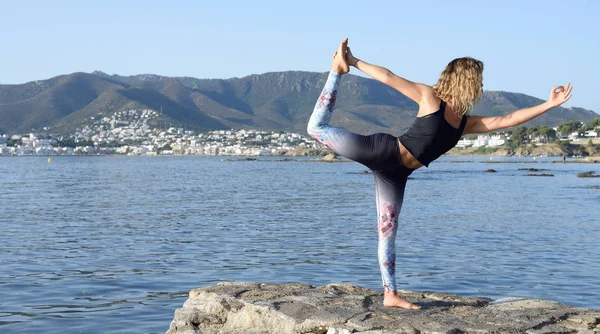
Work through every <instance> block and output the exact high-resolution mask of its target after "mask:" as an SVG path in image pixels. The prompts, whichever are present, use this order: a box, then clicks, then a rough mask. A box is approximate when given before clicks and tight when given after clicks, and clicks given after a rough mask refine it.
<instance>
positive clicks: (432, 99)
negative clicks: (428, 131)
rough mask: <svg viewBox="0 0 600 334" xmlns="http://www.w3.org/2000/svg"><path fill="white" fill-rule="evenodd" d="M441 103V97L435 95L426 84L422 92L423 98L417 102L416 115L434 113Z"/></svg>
mask: <svg viewBox="0 0 600 334" xmlns="http://www.w3.org/2000/svg"><path fill="white" fill-rule="evenodd" d="M441 103H442V99H440V98H439V97H438V96H437V94H436V93H435V91H434V90H433V88H432V87H431V86H427V88H426V89H425V90H424V92H423V99H422V100H421V103H419V114H418V116H419V117H420V116H426V115H429V114H433V113H435V112H436V111H438V110H440V105H441Z"/></svg>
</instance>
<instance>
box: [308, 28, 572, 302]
mask: <svg viewBox="0 0 600 334" xmlns="http://www.w3.org/2000/svg"><path fill="white" fill-rule="evenodd" d="M350 66H352V67H355V68H357V69H359V70H360V71H362V72H364V73H366V74H367V75H369V76H370V77H372V78H373V79H376V80H378V81H381V82H382V83H384V84H386V85H388V86H390V87H392V88H394V89H396V90H398V91H399V92H400V93H402V94H404V95H405V96H407V97H408V98H410V99H411V100H413V101H415V102H416V103H418V104H419V112H418V114H417V119H416V120H415V122H414V123H413V125H412V126H411V127H410V128H409V129H408V130H407V131H406V132H405V133H404V134H403V135H401V136H400V137H399V138H396V137H394V136H392V135H389V134H385V133H376V134H372V135H369V136H363V135H359V134H355V133H351V132H348V131H346V130H343V129H340V128H335V127H332V126H330V125H329V124H328V123H329V120H330V119H331V113H332V111H333V106H334V104H335V100H336V95H337V87H338V84H339V80H340V77H341V76H342V75H343V74H345V73H348V72H349V71H350ZM482 74H483V63H482V62H481V61H479V60H476V59H473V58H469V57H466V58H458V59H454V60H452V61H451V62H450V63H449V64H448V66H446V68H445V69H444V71H443V72H442V74H441V76H440V78H439V80H438V82H437V83H436V84H435V85H434V86H433V87H431V86H428V85H424V84H420V83H415V82H411V81H409V80H406V79H404V78H401V77H399V76H397V75H395V74H393V73H392V72H391V71H389V70H388V69H386V68H383V67H380V66H376V65H372V64H369V63H367V62H365V61H362V60H360V59H358V58H356V57H354V56H353V55H352V52H350V48H349V47H348V39H347V38H346V39H345V40H344V41H343V42H342V43H341V44H340V46H339V48H338V50H337V51H336V52H335V54H334V55H333V66H332V68H331V72H330V73H329V77H328V78H327V82H326V83H325V88H324V89H323V92H322V93H321V95H320V96H319V99H318V100H317V103H316V106H315V109H314V111H313V113H312V115H311V117H310V120H309V122H308V129H307V130H308V133H309V134H310V135H311V136H312V137H314V138H315V139H317V140H318V141H319V142H321V143H322V144H323V145H325V146H327V147H329V148H330V149H332V150H333V151H334V152H336V153H337V154H339V155H342V156H344V157H346V158H348V159H351V160H354V161H356V162H359V163H361V164H363V165H365V166H366V167H368V168H369V169H370V170H371V171H372V172H373V176H374V177H375V194H376V202H377V217H378V218H377V219H378V235H379V245H378V258H379V267H380V270H381V276H382V280H383V288H384V299H383V304H384V305H385V306H389V307H401V308H407V309H419V308H420V307H419V306H417V305H414V304H412V303H410V302H408V301H406V300H404V299H402V298H401V297H400V296H398V292H397V288H396V278H395V267H396V245H395V240H396V232H397V230H398V215H399V213H400V208H401V207H402V200H403V197H404V187H405V185H406V180H407V178H408V176H409V175H410V174H411V173H412V172H413V171H414V170H415V169H418V168H420V167H422V166H428V165H429V163H430V162H431V161H433V160H435V159H437V158H438V157H440V156H441V155H442V154H444V153H446V152H447V151H448V150H450V149H451V148H452V147H454V146H455V145H456V143H457V142H458V140H459V139H460V138H461V137H462V136H464V135H466V134H470V133H483V132H489V131H496V130H499V129H504V128H508V127H513V126H516V125H519V124H521V123H524V122H527V121H529V120H531V119H533V118H535V117H537V116H539V115H541V114H543V113H545V112H546V111H548V110H550V109H551V108H554V107H557V106H559V105H561V104H563V103H564V102H566V101H567V100H568V99H569V98H571V90H572V87H571V85H570V84H567V86H566V87H563V86H557V87H554V88H552V91H551V92H550V98H549V99H548V101H546V102H544V103H542V104H540V105H537V106H535V107H531V108H525V109H521V110H517V111H515V112H513V113H511V114H509V115H506V116H496V117H481V116H470V115H468V114H469V112H470V111H471V109H472V108H473V103H475V102H476V101H478V100H479V99H480V98H481V95H482V93H483V82H482V80H483V79H482Z"/></svg>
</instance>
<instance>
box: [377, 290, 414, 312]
mask: <svg viewBox="0 0 600 334" xmlns="http://www.w3.org/2000/svg"><path fill="white" fill-rule="evenodd" d="M383 306H387V307H400V308H405V309H409V310H419V309H421V306H417V305H415V304H411V303H410V302H408V301H407V300H405V299H402V298H400V296H398V292H396V291H392V292H385V293H384V294H383Z"/></svg>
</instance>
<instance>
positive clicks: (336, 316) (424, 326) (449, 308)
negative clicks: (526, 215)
mask: <svg viewBox="0 0 600 334" xmlns="http://www.w3.org/2000/svg"><path fill="white" fill-rule="evenodd" d="M399 293H400V295H401V296H403V297H404V298H406V299H407V300H409V301H411V302H413V303H416V304H418V305H420V306H421V307H422V309H420V310H404V309H398V308H386V307H383V305H382V303H383V294H382V293H380V292H376V291H374V290H370V289H365V288H361V287H359V286H356V285H350V284H330V285H326V286H312V285H308V284H267V283H231V282H223V283H219V284H218V285H216V286H208V287H204V288H200V289H196V290H192V291H190V298H189V299H188V300H187V301H186V302H185V303H184V305H183V307H182V308H180V309H177V310H176V311H175V317H174V319H173V321H172V322H171V327H170V328H169V330H168V331H167V334H175V333H179V334H183V333H185V334H188V333H189V334H191V333H195V334H206V333H211V334H238V333H239V334H241V333H244V334H259V333H261V334H263V333H264V334H266V333H278V334H285V333H298V334H348V333H363V334H392V333H394V334H396V333H411V334H425V333H446V334H450V333H454V334H461V333H528V334H538V333H539V334H541V333H600V311H596V310H590V309H583V308H575V307H571V306H568V305H564V304H560V303H557V302H552V301H545V300H537V299H523V298H507V299H501V300H495V301H494V300H491V299H488V298H464V297H460V296H456V295H451V294H445V293H429V292H412V291H399Z"/></svg>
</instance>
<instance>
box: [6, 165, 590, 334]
mask: <svg viewBox="0 0 600 334" xmlns="http://www.w3.org/2000/svg"><path fill="white" fill-rule="evenodd" d="M273 159H274V158H273ZM267 160H268V159H265V161H237V162H228V161H224V160H223V159H221V158H208V157H115V156H108V157H55V158H53V161H52V163H48V162H47V158H45V157H22V158H8V157H6V158H0V168H1V170H2V173H1V174H0V184H1V186H2V188H1V190H0V237H1V242H0V268H1V269H0V332H1V333H33V332H44V333H70V332H73V333H75V332H85V333H164V332H165V331H166V330H167V329H168V327H169V323H170V321H171V319H172V317H173V312H174V311H175V309H176V308H178V307H181V305H182V304H183V302H184V301H185V299H186V298H187V292H188V291H189V290H191V289H193V288H197V287H201V286H205V285H213V284H216V283H217V282H219V281H224V280H230V281H265V282H308V283H311V284H318V285H322V284H328V283H333V282H343V283H353V284H358V285H361V286H365V287H369V288H374V289H378V290H379V291H381V286H380V284H381V283H380V274H379V270H378V266H377V257H376V255H377V248H376V247H377V244H376V243H377V231H376V220H375V200H374V191H373V183H372V182H373V180H372V175H361V174H360V172H361V171H363V170H364V167H362V166H361V165H359V164H357V163H335V164H327V163H312V162H277V161H272V159H271V161H267ZM502 160H503V161H508V162H517V163H489V160H488V159H481V158H480V159H477V158H454V157H445V158H443V159H442V160H441V161H439V162H436V163H433V164H432V165H431V168H430V169H423V170H419V171H417V172H415V173H414V174H413V176H412V178H413V179H412V180H410V181H409V183H408V187H407V195H406V197H405V204H404V207H403V208H402V213H401V216H400V218H401V223H400V231H399V236H398V242H397V247H398V260H397V263H398V268H397V270H396V271H397V275H398V281H399V288H401V289H410V290H419V291H420V290H428V291H445V292H450V293H455V294H460V295H464V296H485V297H490V298H501V297H509V296H522V297H533V298H542V299H551V300H557V301H560V302H564V303H568V304H572V305H575V306H581V307H590V308H596V309H600V296H599V292H600V288H599V287H600V284H599V283H600V263H599V261H598V259H599V258H600V221H599V217H600V205H599V203H600V189H599V188H600V179H582V178H577V177H576V174H577V173H578V172H581V171H589V170H593V171H596V172H597V173H600V165H589V164H552V163H549V161H550V160H551V159H545V160H539V159H538V160H533V159H532V158H527V159H515V158H505V159H498V158H495V159H494V161H502ZM544 161H545V162H544ZM528 167H534V168H547V169H550V171H549V173H553V174H554V175H555V177H527V176H524V175H525V174H527V172H524V171H519V170H518V169H519V168H528ZM488 168H494V169H496V170H497V171H498V172H497V173H484V172H483V171H484V170H486V169H488Z"/></svg>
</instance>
